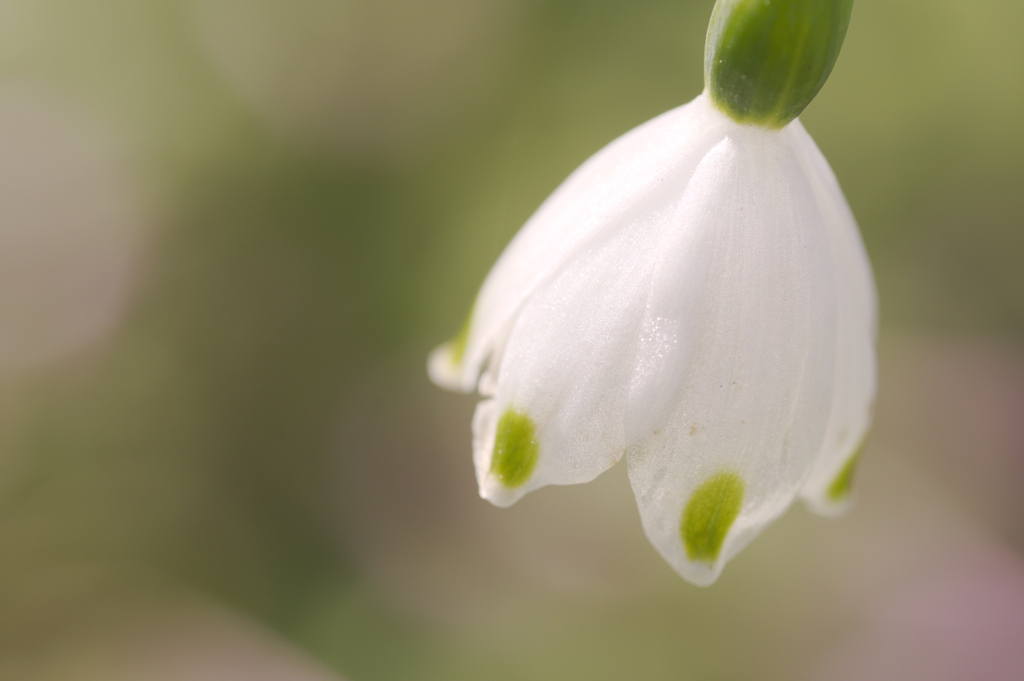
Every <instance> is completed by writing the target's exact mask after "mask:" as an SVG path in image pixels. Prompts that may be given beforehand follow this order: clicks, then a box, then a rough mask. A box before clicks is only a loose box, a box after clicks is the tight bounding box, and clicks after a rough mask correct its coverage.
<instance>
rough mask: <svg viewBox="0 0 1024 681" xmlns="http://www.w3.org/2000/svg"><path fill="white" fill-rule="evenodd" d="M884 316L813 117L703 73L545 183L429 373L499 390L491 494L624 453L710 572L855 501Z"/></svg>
mask: <svg viewBox="0 0 1024 681" xmlns="http://www.w3.org/2000/svg"><path fill="white" fill-rule="evenodd" d="M759 5H760V3H757V6H759ZM752 7H754V5H752ZM755 9H756V7H755ZM758 11H760V10H758ZM846 16H847V17H848V11H847V15H846ZM843 31H845V25H844V26H843ZM709 35H710V34H709ZM840 39H841V37H840ZM830 68H831V64H829V69H830ZM826 75H827V72H826ZM822 82H823V78H822ZM817 87H820V83H819V84H818V85H817ZM816 91H817V89H814V92H816ZM811 96H813V93H812V95H811ZM808 101H809V98H808ZM801 108H802V107H801ZM793 115H794V116H795V114H793ZM875 325H876V302H875V291H874V283H873V281H872V276H871V269H870V265H869V263H868V260H867V256H866V254H865V252H864V247H863V244H862V243H861V239H860V235H859V233H858V231H857V226H856V224H855V222H854V219H853V216H852V214H851V212H850V209H849V207H848V206H847V204H846V201H845V199H844V198H843V195H842V192H841V191H840V189H839V186H838V184H837V183H836V179H835V177H834V175H833V174H832V171H831V170H830V168H829V166H828V164H827V163H826V161H825V159H824V157H823V156H822V155H821V153H820V152H819V151H818V148H817V147H816V146H815V144H814V142H813V141H812V140H811V138H810V136H808V134H807V132H806V131H805V130H804V128H803V126H802V125H801V124H800V122H799V121H798V120H792V122H790V123H788V124H787V125H784V127H781V128H778V129H776V128H772V127H764V126H758V125H747V124H742V123H738V122H736V121H735V120H733V118H730V116H728V115H726V114H725V113H723V112H722V111H721V110H720V109H719V108H717V107H716V106H715V105H714V104H712V103H711V100H710V97H709V95H708V93H707V92H705V93H704V94H702V95H700V96H699V97H697V98H696V99H695V100H693V101H692V102H690V103H689V104H687V105H685V106H682V107H679V108H678V109H674V110H672V111H669V112H667V113H665V114H663V115H661V116H659V117H658V118H655V119H654V120H652V121H649V122H647V123H645V124H644V125H642V126H640V127H639V128H636V129H635V130H633V131H632V132H629V133H627V134H626V135H624V136H622V137H621V138H619V139H618V140H616V141H614V142H612V143H611V144H610V145H608V146H607V147H605V148H604V149H603V150H601V151H600V152H598V153H597V154H596V155H594V156H593V157H592V158H591V159H590V160H588V161H587V162H586V163H584V164H583V165H582V166H581V167H580V168H579V169H578V170H576V172H574V173H573V174H572V175H571V176H570V177H569V178H568V179H567V180H566V181H565V182H564V183H563V184H562V186H561V187H559V188H558V189H557V190H556V191H555V192H554V194H552V195H551V197H550V198H549V199H548V200H547V201H546V202H545V203H544V204H543V205H542V206H541V207H540V208H539V209H538V211H537V212H536V214H534V216H533V217H532V218H531V219H530V220H529V221H528V222H527V223H526V225H525V226H524V227H523V228H522V230H521V231H520V232H519V234H518V235H516V237H515V238H514V239H513V240H512V242H511V243H510V244H509V246H508V248H506V250H505V252H504V253H503V254H502V256H501V258H500V259H499V260H498V262H497V264H496V265H495V266H494V268H493V269H492V270H491V273H490V274H489V275H488V277H487V279H486V281H485V282H484V284H483V287H482V289H481V290H480V293H479V295H478V296H477V299H476V302H475V304H474V307H473V310H472V312H471V314H470V317H469V319H468V320H467V325H466V327H465V328H464V329H463V331H462V332H460V334H459V336H457V337H456V339H454V340H453V341H451V342H450V343H448V344H446V345H444V346H441V347H440V348H438V349H436V350H435V351H434V352H433V353H432V355H431V357H430V361H429V371H430V375H431V377H432V379H433V380H434V381H435V382H436V383H438V384H439V385H442V386H444V387H448V388H452V389H457V390H462V391H467V392H468V391H472V390H474V389H479V391H480V392H481V393H482V394H483V395H485V396H486V397H487V398H488V399H486V400H485V401H483V402H481V403H480V405H479V406H478V407H477V410H476V416H475V417H474V419H473V459H474V462H475V464H476V471H477V480H478V482H479V485H480V495H481V496H482V497H484V498H486V499H488V500H489V501H491V502H492V503H494V504H496V505H498V506H508V505H510V504H512V503H514V502H515V501H516V500H518V499H519V498H520V497H522V496H523V495H524V494H526V493H527V492H530V491H532V490H535V489H537V488H538V487H542V486H544V485H549V484H556V485H566V484H572V483H578V482H587V481H589V480H592V479H594V478H595V477H597V476H598V475H599V474H601V473H602V472H603V471H605V470H606V469H608V468H609V467H610V466H612V465H613V464H615V463H616V462H617V461H618V460H619V459H620V458H621V457H622V455H623V454H625V455H626V460H627V464H628V467H629V478H630V481H631V483H632V486H633V490H634V492H635V494H636V498H637V503H638V505H639V507H640V514H641V517H642V520H643V526H644V531H645V532H646V534H647V536H648V538H649V539H650V541H651V543H652V544H653V545H654V547H655V548H656V549H657V550H658V552H659V553H660V554H661V555H662V556H663V557H664V558H665V560H667V561H668V562H669V563H670V564H671V565H672V567H673V568H674V569H675V570H676V571H677V572H679V574H680V575H682V576H683V577H684V578H686V579H687V580H689V581H691V582H693V583H696V584H701V585H705V584H710V583H711V582H713V581H714V580H715V579H716V578H717V577H718V575H719V573H720V572H721V569H722V567H723V565H724V564H725V563H726V562H727V561H728V560H729V559H730V558H732V557H733V556H735V555H736V553H737V552H739V551H740V550H741V549H742V548H743V547H744V546H745V545H746V544H747V543H748V542H749V541H750V540H752V539H753V538H754V537H755V536H756V535H757V534H758V533H759V532H760V531H761V530H762V529H763V528H764V527H765V526H766V525H767V524H768V523H770V522H771V521H772V520H774V519H775V518H776V517H778V516H779V515H780V514H782V513H783V512H784V511H785V510H786V509H787V508H788V507H789V506H790V504H791V503H792V502H793V500H794V499H795V498H796V497H797V496H800V497H802V498H803V499H804V500H805V501H806V502H807V503H808V504H809V505H810V507H811V508H812V509H813V510H815V511H817V512H819V513H826V514H827V513H833V512H836V511H839V510H841V509H842V508H843V506H844V504H845V502H846V501H847V498H848V496H849V485H850V477H851V471H852V467H853V463H854V461H855V459H856V456H857V452H858V450H859V446H860V443H861V441H862V439H863V437H864V435H865V433H866V431H867V428H868V425H869V421H870V419H871V405H872V401H873V399H874V392H875V354H874V344H875Z"/></svg>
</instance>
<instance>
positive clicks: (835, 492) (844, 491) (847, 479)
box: [825, 445, 864, 504]
mask: <svg viewBox="0 0 1024 681" xmlns="http://www.w3.org/2000/svg"><path fill="white" fill-rule="evenodd" d="M863 448H864V445H860V446H859V447H857V449H855V450H854V451H853V454H851V455H850V458H849V459H847V460H846V463H845V464H843V467H842V468H841V469H840V470H839V473H838V474H837V475H836V477H835V479H834V480H832V484H831V485H829V486H828V490H826V492H825V494H826V495H827V496H828V499H829V501H831V502H833V503H836V504H838V503H839V502H841V501H844V500H845V499H846V498H847V497H849V496H850V491H851V490H852V489H853V472H854V470H855V469H856V468H857V459H859V458H860V450H861V449H863Z"/></svg>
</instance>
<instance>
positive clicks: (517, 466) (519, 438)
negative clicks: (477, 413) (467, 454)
mask: <svg viewBox="0 0 1024 681" xmlns="http://www.w3.org/2000/svg"><path fill="white" fill-rule="evenodd" d="M536 467H537V439H536V437H535V435H534V425H533V421H531V420H530V417H529V416H526V415H525V414H520V413H519V412H517V411H515V410H513V409H506V410H505V413H504V414H502V415H501V418H500V419H498V430H497V432H496V433H495V436H494V452H493V453H492V455H491V475H493V476H494V477H495V478H497V479H498V481H499V482H500V483H501V484H502V485H504V486H505V487H509V488H512V487H519V486H520V485H522V484H523V483H525V482H526V481H527V480H529V479H530V475H531V474H532V473H533V469H534V468H536Z"/></svg>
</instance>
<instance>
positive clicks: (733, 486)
mask: <svg viewBox="0 0 1024 681" xmlns="http://www.w3.org/2000/svg"><path fill="white" fill-rule="evenodd" d="M744 487H745V485H744V484H743V479H742V478H741V477H740V476H739V475H738V474H736V473H732V472H729V471H723V472H721V473H716V474H714V475H712V476H711V477H710V478H708V479H707V480H705V481H704V482H703V483H701V484H700V486H698V487H697V489H695V490H694V491H693V496H691V497H690V501H688V502H687V504H686V508H685V509H683V519H682V523H681V524H680V526H679V531H680V535H681V536H682V538H683V546H685V547H686V556H687V557H688V558H689V559H690V560H699V561H702V562H705V563H714V562H715V560H716V559H717V558H718V552H719V551H720V550H721V549H722V542H723V541H725V535H726V534H728V532H729V528H730V527H732V523H733V521H735V520H736V516H738V515H739V513H740V506H741V505H742V504H743V490H744Z"/></svg>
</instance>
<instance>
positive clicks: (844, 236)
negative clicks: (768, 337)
mask: <svg viewBox="0 0 1024 681" xmlns="http://www.w3.org/2000/svg"><path fill="white" fill-rule="evenodd" d="M784 134H786V135H787V136H788V137H789V139H790V140H791V144H792V146H793V147H794V148H795V149H796V151H797V154H798V155H799V157H800V161H801V163H802V164H803V166H804V170H805V172H806V173H807V175H808V177H809V178H810V181H811V186H812V187H813V188H814V194H815V197H816V198H817V201H818V206H819V208H820V210H821V213H822V217H823V218H824V225H825V228H826V230H827V235H828V238H829V242H830V244H829V245H830V250H831V260H832V264H833V267H834V271H835V278H836V292H837V295H838V315H837V324H838V328H837V334H836V369H835V379H834V393H833V397H832V413H831V415H830V417H829V424H828V428H827V430H826V433H825V441H824V444H823V446H822V452H821V456H820V457H819V459H818V461H817V463H816V465H815V467H814V470H813V471H812V473H811V476H810V477H809V478H808V480H807V482H806V484H805V485H804V488H803V491H802V492H801V496H802V497H803V499H804V500H805V502H806V503H807V505H808V506H809V507H810V508H811V509H812V510H814V511H815V512H817V513H820V514H823V515H832V514H835V513H838V512H840V511H842V510H843V509H844V508H845V507H846V505H847V503H848V501H849V496H850V495H849V492H850V477H851V474H852V469H853V466H854V464H855V463H856V457H857V455H858V453H859V450H860V447H861V445H862V443H863V441H864V438H865V437H866V434H867V430H868V428H869V426H870V425H871V415H872V405H873V404H874V399H875V386H876V383H877V368H876V361H875V335H876V328H877V308H878V305H877V302H876V300H877V298H876V293H875V284H874V279H873V278H872V276H871V265H870V263H869V262H868V257H867V253H865V251H864V244H863V242H862V241H861V238H860V232H859V231H858V230H857V223H856V222H855V221H854V219H853V213H852V212H851V211H850V208H849V206H848V205H847V203H846V199H845V198H844V197H843V192H842V190H840V188H839V183H838V182H836V178H835V175H834V174H833V173H832V169H831V168H829V166H828V162H827V161H826V160H825V157H824V156H822V154H821V152H820V151H819V150H818V147H817V146H816V145H815V144H814V141H813V140H812V139H811V137H810V135H808V134H807V132H806V131H805V130H804V128H803V126H802V125H800V123H799V122H794V123H793V124H792V125H790V126H788V127H787V128H786V130H785V131H784Z"/></svg>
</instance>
